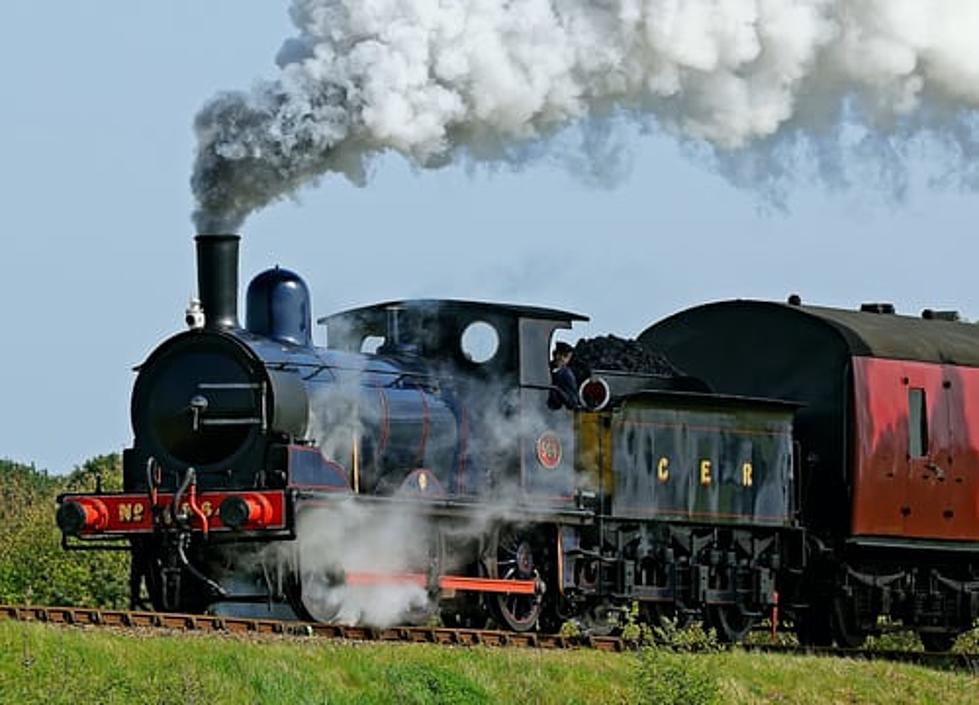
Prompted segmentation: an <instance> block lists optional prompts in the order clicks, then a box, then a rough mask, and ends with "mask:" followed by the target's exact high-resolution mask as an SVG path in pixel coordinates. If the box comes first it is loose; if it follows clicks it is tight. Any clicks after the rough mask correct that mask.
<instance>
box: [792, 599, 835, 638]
mask: <svg viewBox="0 0 979 705" xmlns="http://www.w3.org/2000/svg"><path fill="white" fill-rule="evenodd" d="M830 621H831V620H830V618H829V609H828V608H827V607H822V608H819V607H809V608H808V609H806V610H805V611H804V612H800V613H798V614H797V615H796V619H795V634H796V636H797V637H798V638H799V643H800V644H802V645H803V646H832V645H833V629H832V626H831V625H830Z"/></svg>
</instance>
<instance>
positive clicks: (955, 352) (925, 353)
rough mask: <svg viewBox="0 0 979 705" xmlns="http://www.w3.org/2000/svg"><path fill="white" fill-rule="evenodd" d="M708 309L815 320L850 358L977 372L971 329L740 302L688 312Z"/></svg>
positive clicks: (975, 333)
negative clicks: (839, 341) (785, 314)
mask: <svg viewBox="0 0 979 705" xmlns="http://www.w3.org/2000/svg"><path fill="white" fill-rule="evenodd" d="M711 308H717V309H718V310H717V313H718V314H719V315H720V316H722V317H723V316H725V314H726V313H735V312H739V313H754V314H756V315H762V316H763V315H765V312H766V310H767V311H773V312H774V310H780V311H783V312H794V313H797V314H798V315H799V316H802V317H805V318H807V319H809V320H812V319H816V320H818V321H821V322H822V323H824V324H826V326H827V327H828V328H829V329H832V330H833V331H835V332H836V333H837V334H838V335H839V336H840V337H841V338H842V339H843V340H844V342H845V343H846V345H847V347H848V349H849V351H850V354H851V355H855V356H861V357H880V358H890V359H897V360H914V361H921V362H933V363H941V364H951V365H964V366H968V367H979V325H976V324H971V323H964V322H960V321H949V320H943V319H938V318H932V319H925V318H919V317H916V316H905V315H899V314H896V313H875V312H868V311H859V310H849V309H840V308H829V307H824V306H806V305H794V304H787V303H780V302H774V301H752V300H744V299H737V300H733V301H723V302H718V303H712V304H705V305H703V306H699V307H696V308H695V309H691V310H697V309H701V310H707V309H711ZM677 315H680V316H682V315H683V313H680V314H677Z"/></svg>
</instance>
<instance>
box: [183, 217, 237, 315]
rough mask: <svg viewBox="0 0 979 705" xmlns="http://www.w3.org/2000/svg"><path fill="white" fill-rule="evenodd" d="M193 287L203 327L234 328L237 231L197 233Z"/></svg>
mask: <svg viewBox="0 0 979 705" xmlns="http://www.w3.org/2000/svg"><path fill="white" fill-rule="evenodd" d="M194 239H195V240H196V241H197V290H198V292H199V296H200V300H201V308H203V309H204V327H205V328H209V329H214V328H238V241H239V240H240V239H241V238H240V237H239V236H238V235H198V236H197V237H195V238H194Z"/></svg>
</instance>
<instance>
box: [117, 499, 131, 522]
mask: <svg viewBox="0 0 979 705" xmlns="http://www.w3.org/2000/svg"><path fill="white" fill-rule="evenodd" d="M132 520H133V505H131V504H129V503H127V502H122V503H120V504H119V521H122V522H131V521H132Z"/></svg>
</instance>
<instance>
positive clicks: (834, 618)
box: [830, 597, 867, 649]
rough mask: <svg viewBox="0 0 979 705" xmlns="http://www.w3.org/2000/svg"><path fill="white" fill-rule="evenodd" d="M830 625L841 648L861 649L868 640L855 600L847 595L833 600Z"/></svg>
mask: <svg viewBox="0 0 979 705" xmlns="http://www.w3.org/2000/svg"><path fill="white" fill-rule="evenodd" d="M830 617H831V622H830V627H831V629H832V631H833V639H834V641H836V645H837V646H839V647H840V648H841V649H859V648H860V647H861V646H863V644H864V642H865V641H866V640H867V631H866V630H864V629H862V628H861V626H860V622H859V619H858V617H857V615H856V614H855V607H854V605H853V602H852V601H850V600H847V599H846V598H845V597H837V598H836V599H834V600H833V605H832V612H831V615H830Z"/></svg>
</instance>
